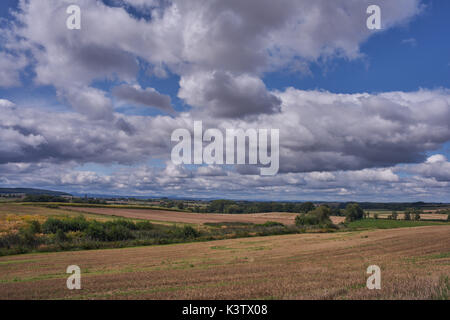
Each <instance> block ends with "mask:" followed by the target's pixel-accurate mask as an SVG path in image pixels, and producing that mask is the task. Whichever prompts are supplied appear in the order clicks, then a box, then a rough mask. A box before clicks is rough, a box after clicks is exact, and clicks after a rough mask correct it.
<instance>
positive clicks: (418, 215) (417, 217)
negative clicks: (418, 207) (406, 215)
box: [414, 212, 420, 221]
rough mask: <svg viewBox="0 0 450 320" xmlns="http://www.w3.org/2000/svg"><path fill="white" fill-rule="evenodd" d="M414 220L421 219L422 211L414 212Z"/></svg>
mask: <svg viewBox="0 0 450 320" xmlns="http://www.w3.org/2000/svg"><path fill="white" fill-rule="evenodd" d="M414 220H416V221H419V220H420V213H418V212H416V213H415V214H414Z"/></svg>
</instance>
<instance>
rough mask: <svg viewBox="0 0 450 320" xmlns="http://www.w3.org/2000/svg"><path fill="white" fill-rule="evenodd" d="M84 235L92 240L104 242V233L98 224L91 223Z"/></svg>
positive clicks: (95, 222) (103, 229)
mask: <svg viewBox="0 0 450 320" xmlns="http://www.w3.org/2000/svg"><path fill="white" fill-rule="evenodd" d="M86 235H87V236H88V237H89V238H91V239H92V240H98V241H105V240H106V239H107V238H106V231H105V228H104V227H103V225H102V224H101V223H100V222H97V221H93V222H91V223H90V224H89V227H88V228H87V230H86Z"/></svg>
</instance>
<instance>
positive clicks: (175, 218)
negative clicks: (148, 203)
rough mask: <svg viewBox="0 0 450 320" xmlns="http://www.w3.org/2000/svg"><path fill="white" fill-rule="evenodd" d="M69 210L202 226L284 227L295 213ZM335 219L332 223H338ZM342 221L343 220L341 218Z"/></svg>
mask: <svg viewBox="0 0 450 320" xmlns="http://www.w3.org/2000/svg"><path fill="white" fill-rule="evenodd" d="M71 210H75V211H80V212H87V213H94V214H100V215H108V216H118V217H124V218H131V219H146V220H153V221H167V222H180V223H193V224H203V223H206V222H250V223H256V224H260V223H265V222H267V221H275V222H280V223H283V224H285V225H289V224H294V220H295V217H296V216H297V214H295V213H287V212H270V213H253V214H219V213H190V212H177V211H163V210H145V209H116V208H114V209H113V208H71ZM338 218H341V217H335V218H333V219H335V221H334V222H339V221H338V220H337V219H338ZM342 221H343V218H342Z"/></svg>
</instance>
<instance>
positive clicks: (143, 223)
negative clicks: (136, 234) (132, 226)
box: [136, 221, 153, 230]
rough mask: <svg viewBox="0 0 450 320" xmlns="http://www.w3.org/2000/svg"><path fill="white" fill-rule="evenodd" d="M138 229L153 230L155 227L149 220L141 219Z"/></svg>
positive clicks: (137, 225) (137, 224)
mask: <svg viewBox="0 0 450 320" xmlns="http://www.w3.org/2000/svg"><path fill="white" fill-rule="evenodd" d="M136 229H137V230H151V229H153V224H151V223H150V222H149V221H140V222H137V223H136Z"/></svg>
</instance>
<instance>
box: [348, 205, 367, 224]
mask: <svg viewBox="0 0 450 320" xmlns="http://www.w3.org/2000/svg"><path fill="white" fill-rule="evenodd" d="M363 218H364V211H363V209H361V207H360V206H359V204H357V203H349V204H348V205H347V207H346V208H345V221H347V222H351V221H356V220H360V219H363Z"/></svg>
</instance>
